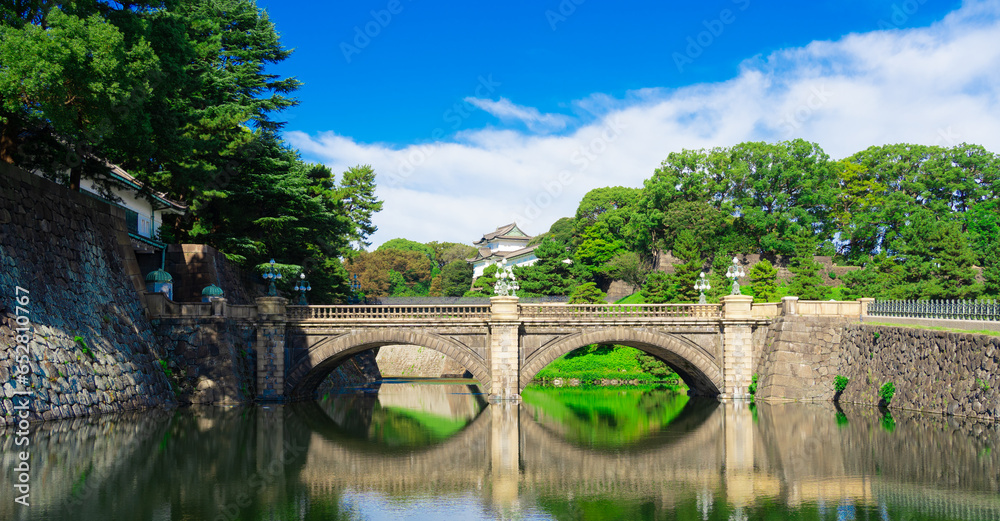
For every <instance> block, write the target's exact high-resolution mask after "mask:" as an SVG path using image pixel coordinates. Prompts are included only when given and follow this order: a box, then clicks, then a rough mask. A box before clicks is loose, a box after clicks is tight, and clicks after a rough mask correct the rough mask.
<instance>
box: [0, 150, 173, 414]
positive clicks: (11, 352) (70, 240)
mask: <svg viewBox="0 0 1000 521" xmlns="http://www.w3.org/2000/svg"><path fill="white" fill-rule="evenodd" d="M0 267H2V269H0V338H3V342H4V348H3V349H2V350H0V382H2V383H3V390H4V399H3V400H2V401H0V416H2V418H3V423H12V421H13V420H14V417H13V415H12V413H13V403H12V401H11V400H10V397H11V396H12V395H13V393H14V391H15V390H21V389H22V387H21V386H20V385H18V383H17V381H16V380H15V379H14V376H15V375H14V374H13V371H14V367H15V363H14V362H15V356H17V355H16V352H15V349H14V348H13V346H14V338H15V337H14V332H15V331H14V330H15V328H16V327H17V324H16V322H15V321H16V318H17V315H18V313H17V310H16V308H15V302H14V297H15V291H16V289H15V288H16V287H17V286H20V287H22V288H26V289H27V290H28V291H29V292H30V293H29V294H28V296H29V297H30V303H29V305H28V306H27V309H28V310H29V312H30V313H29V316H30V318H31V322H32V325H33V328H34V330H33V340H32V341H31V343H30V345H29V363H28V366H29V367H30V369H31V371H30V377H29V385H30V389H31V391H32V393H33V401H32V404H31V418H32V419H35V420H41V419H44V420H50V419H59V418H72V417H77V416H85V415H89V414H94V413H106V412H113V411H125V410H134V409H141V408H147V407H155V406H162V405H168V406H173V405H175V404H176V400H175V398H174V395H173V393H172V392H171V388H170V383H169V382H168V380H167V377H166V375H165V374H164V371H163V370H162V369H161V366H160V363H159V360H160V359H162V358H163V352H162V350H161V348H160V344H161V343H160V342H159V340H158V339H157V338H156V337H155V336H154V335H153V333H152V327H151V326H150V324H149V321H148V320H147V319H146V316H145V311H144V309H143V307H142V304H141V302H140V301H139V296H138V293H137V292H136V290H137V289H138V288H137V285H138V286H139V287H140V288H141V284H142V281H141V275H140V274H139V271H138V265H137V264H136V263H135V257H134V255H132V250H131V245H130V241H129V238H128V231H127V229H126V225H125V212H124V210H122V209H120V208H117V207H113V206H111V205H109V204H107V203H104V202H101V201H98V200H96V199H93V198H90V197H87V196H85V195H82V194H79V193H75V192H71V191H69V190H67V189H66V188H64V187H62V186H60V185H57V184H55V183H52V182H50V181H47V180H45V179H42V178H40V177H37V176H34V175H31V174H28V173H26V172H23V171H21V170H18V169H16V168H13V167H11V166H9V165H6V164H2V163H0ZM76 337H80V342H77V341H75V340H74V339H75V338H76ZM84 347H86V350H84Z"/></svg>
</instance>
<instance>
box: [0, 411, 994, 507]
mask: <svg viewBox="0 0 1000 521" xmlns="http://www.w3.org/2000/svg"><path fill="white" fill-rule="evenodd" d="M312 407H313V408H312V409H310V410H308V411H305V412H306V414H303V411H301V410H292V408H291V407H284V408H281V407H273V408H270V409H244V410H240V409H231V410H223V409H205V410H186V411H181V412H179V413H177V414H176V415H172V414H167V415H162V414H161V415H145V416H141V417H128V418H127V419H126V420H125V421H120V422H118V423H116V422H115V421H114V419H112V418H104V419H95V420H93V421H75V422H46V423H44V424H42V425H41V426H40V427H39V428H38V429H37V430H35V431H33V433H32V444H33V445H32V447H33V448H32V450H33V452H32V457H33V458H36V459H33V462H35V465H37V466H36V467H33V468H35V469H37V471H38V472H37V473H36V474H33V479H36V480H37V481H34V482H33V483H32V487H33V491H34V493H33V495H32V503H33V504H32V507H31V508H32V511H33V512H50V513H60V512H71V513H72V515H71V517H73V518H79V519H103V518H106V517H107V516H108V513H109V512H117V513H123V512H127V513H129V516H131V517H134V518H142V519H170V518H175V519H176V518H185V517H186V518H191V519H214V518H216V516H217V514H218V513H219V512H220V511H221V509H222V508H235V507H233V506H234V505H242V501H243V500H242V499H241V498H242V497H244V495H248V496H249V497H252V498H254V501H260V502H261V503H260V504H270V503H266V502H265V501H278V502H279V503H280V502H285V503H289V504H294V505H296V506H295V511H298V509H299V508H303V507H301V505H303V504H305V505H310V504H320V503H323V504H328V503H329V502H330V501H331V498H333V499H332V501H337V499H336V498H337V497H339V496H338V493H342V492H343V491H347V490H354V491H374V492H377V493H384V494H387V495H410V497H412V495H413V494H412V493H414V492H417V493H418V494H417V495H420V494H419V493H422V492H429V493H433V494H440V493H441V492H442V491H448V490H452V491H458V492H465V493H471V494H473V495H481V496H482V497H483V500H484V501H485V502H487V503H488V502H490V501H492V502H494V503H495V504H500V505H504V504H511V502H513V501H520V502H521V503H522V504H523V503H525V502H527V503H529V504H530V503H531V502H533V501H536V500H537V499H538V498H541V497H547V498H562V499H565V498H570V497H582V496H592V497H616V498H642V499H644V500H645V499H652V500H654V501H655V503H656V505H657V508H661V509H666V510H670V509H672V508H673V506H674V505H680V504H681V503H685V502H686V503H693V502H694V497H695V496H696V495H697V496H698V497H699V498H700V497H702V496H703V495H707V496H708V497H710V498H714V500H713V501H714V502H715V504H716V505H717V506H716V508H721V507H720V506H718V505H719V504H720V502H721V503H725V504H730V505H734V506H738V505H740V504H746V505H751V504H752V503H753V502H754V501H755V499H754V498H760V497H767V498H772V499H774V501H775V502H776V503H780V504H785V505H788V506H789V507H790V508H799V507H800V506H805V505H808V504H810V503H811V504H814V505H825V506H826V508H827V509H833V508H836V507H837V505H843V504H845V503H846V504H853V505H856V506H858V507H859V508H860V507H866V508H871V507H874V508H881V507H883V506H886V505H887V506H888V508H889V512H890V514H892V513H893V512H898V511H900V510H903V511H911V512H912V511H919V512H921V513H923V514H924V515H925V516H927V515H930V516H938V517H943V518H948V519H1000V500H998V499H997V493H998V492H1000V488H998V487H1000V455H998V454H997V451H996V450H995V447H997V446H998V445H1000V427H998V425H996V424H993V423H986V422H976V421H973V420H963V419H954V418H952V419H948V418H942V417H938V416H923V415H918V414H912V415H911V414H909V413H901V412H898V413H896V428H895V431H890V430H889V429H886V428H885V427H884V426H883V424H882V423H881V422H880V421H879V420H880V419H879V418H878V413H877V411H875V410H872V409H848V410H847V411H846V413H847V414H846V417H847V418H848V419H849V424H848V425H847V426H844V427H841V426H839V425H838V422H837V421H836V420H835V419H834V411H832V410H831V409H830V408H829V407H828V406H827V407H824V406H806V405H801V404H793V405H774V406H767V405H761V406H760V410H759V411H758V413H759V414H758V418H757V420H756V421H755V420H754V418H753V415H752V414H751V413H750V411H749V410H747V409H746V408H745V406H744V407H742V408H741V407H735V406H733V405H732V404H721V405H718V406H716V407H715V408H714V409H712V410H708V411H704V410H703V411H701V412H700V413H698V414H692V413H683V414H682V415H681V416H680V417H678V418H677V419H676V420H675V421H674V422H673V423H672V424H671V427H670V429H672V430H670V432H665V433H662V434H664V435H663V436H659V437H658V438H659V441H657V442H650V443H642V444H639V445H636V446H631V447H630V448H623V449H621V450H603V451H599V450H593V449H590V448H587V447H584V446H580V445H577V444H573V443H569V442H567V441H565V440H564V439H562V438H560V437H559V436H558V435H556V434H554V433H553V432H552V431H551V430H547V429H546V428H544V426H543V425H540V424H538V423H536V422H535V421H534V420H533V419H531V418H530V417H529V416H528V415H526V414H523V413H522V412H520V410H519V409H518V406H517V405H514V404H508V405H507V406H506V407H504V406H503V405H490V406H488V407H487V408H486V409H485V410H483V412H482V413H480V414H479V415H478V416H476V417H475V419H474V420H473V421H471V422H470V423H469V424H468V425H467V426H466V427H465V428H464V429H462V430H461V431H460V432H458V433H457V434H456V435H454V436H452V437H451V438H448V439H447V440H445V441H442V442H439V443H432V444H429V445H426V446H422V447H417V448H405V449H399V450H394V451H385V450H378V447H376V446H375V445H374V444H373V443H371V442H366V441H364V440H357V439H353V440H352V439H350V438H349V437H345V436H344V435H343V432H342V429H341V427H340V426H338V425H337V424H336V422H335V421H334V420H333V418H331V417H330V415H329V413H328V411H324V410H322V408H320V407H319V406H318V405H313V406H312ZM695 412H697V411H695ZM307 422H308V423H307ZM13 439H14V438H13V437H12V436H6V437H2V438H0V440H2V441H0V449H2V451H0V465H3V466H6V467H7V468H12V467H13V463H12V461H13V459H12V458H14V457H16V456H15V455H16V453H17V452H16V450H14V449H15V448H14V447H13V445H12V443H13ZM288 448H292V449H294V450H291V451H288ZM283 451H284V452H286V453H287V454H284V455H282V454H280V453H281V452H283ZM289 455H290V457H289ZM275 463H277V464H278V465H277V469H278V472H277V473H274V472H271V469H272V468H274V466H275ZM10 479H11V478H10V477H9V474H6V475H4V477H0V486H2V487H7V489H8V490H11V488H10V486H11V483H10V481H9V480H10ZM165 483H166V484H168V486H164V484H165ZM72 498H76V499H72ZM303 502H304V503H303ZM709 503H710V504H711V503H712V501H709ZM751 508H752V507H751ZM894 509H895V510H894ZM19 512H20V511H19V510H16V509H15V508H14V507H13V506H12V503H11V502H7V503H3V504H0V518H3V519H23V518H24V517H23V516H22V517H18V516H19V515H20V514H19ZM171 513H172V514H171ZM62 517H63V518H65V517H66V516H62ZM112 517H114V516H112ZM119 517H122V515H119ZM897 517H898V516H897V515H893V516H892V518H893V519H895V518H897ZM56 518H59V517H56ZM228 518H230V517H227V519H228Z"/></svg>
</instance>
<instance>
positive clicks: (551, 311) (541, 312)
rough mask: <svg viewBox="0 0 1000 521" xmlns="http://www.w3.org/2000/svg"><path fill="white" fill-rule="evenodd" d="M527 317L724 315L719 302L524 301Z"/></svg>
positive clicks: (684, 316) (685, 316)
mask: <svg viewBox="0 0 1000 521" xmlns="http://www.w3.org/2000/svg"><path fill="white" fill-rule="evenodd" d="M521 318H523V319H525V320H532V319H536V320H561V319H566V320H579V319H587V318H595V319H602V320H606V319H655V318H712V319H715V318H722V306H721V305H719V304H521Z"/></svg>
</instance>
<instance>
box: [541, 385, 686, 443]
mask: <svg viewBox="0 0 1000 521" xmlns="http://www.w3.org/2000/svg"><path fill="white" fill-rule="evenodd" d="M521 398H522V400H523V401H524V404H525V406H526V408H527V410H528V412H529V413H530V414H531V415H532V417H533V418H534V419H535V421H537V422H539V423H541V424H543V425H545V426H546V427H548V428H550V429H553V430H556V431H558V432H560V433H561V434H562V435H563V436H564V437H565V438H566V439H567V440H568V441H570V442H573V443H578V444H582V445H588V446H592V447H612V448H613V447H620V446H623V445H628V444H631V443H634V442H636V441H639V440H642V439H644V438H646V437H649V436H650V435H652V434H654V433H656V432H658V431H660V430H662V429H663V428H664V427H666V426H667V425H669V424H670V422H671V421H673V420H674V419H675V418H677V416H678V415H680V413H681V411H682V410H683V409H684V406H685V405H687V403H688V400H689V398H688V396H687V395H684V394H678V393H675V392H673V391H670V390H668V389H666V388H664V387H654V386H648V387H644V386H638V387H627V388H601V387H596V388H594V387H592V388H579V387H572V388H553V387H528V388H527V389H525V390H524V392H522V393H521Z"/></svg>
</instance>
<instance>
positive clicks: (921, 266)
mask: <svg viewBox="0 0 1000 521" xmlns="http://www.w3.org/2000/svg"><path fill="white" fill-rule="evenodd" d="M998 210H1000V156H997V154H995V153H992V152H989V151H987V150H985V149H984V148H983V147H981V146H977V145H970V144H961V145H958V146H955V147H951V148H945V147H938V146H923V145H908V144H899V145H885V146H878V147H871V148H869V149H867V150H864V151H862V152H858V153H857V154H854V155H852V156H850V157H848V158H845V159H842V160H839V161H837V160H831V159H830V158H829V156H827V154H826V153H825V152H824V151H823V150H822V148H820V146H819V145H818V144H816V143H809V142H806V141H803V140H801V139H794V140H791V141H784V142H779V143H757V142H751V143H740V144H738V145H735V146H732V147H719V148H713V149H710V150H683V151H680V152H672V153H670V154H669V155H668V156H667V158H666V159H665V160H664V161H663V162H662V164H661V165H660V167H659V168H657V169H656V171H655V172H654V173H653V176H652V177H651V178H649V179H647V180H646V182H645V184H644V186H643V187H642V188H641V189H632V188H623V187H608V188H598V189H595V190H592V191H590V192H588V193H587V194H586V195H585V196H584V198H583V200H582V201H581V202H580V205H579V207H578V208H577V212H576V215H575V216H574V217H572V218H564V219H560V220H559V221H557V222H556V223H555V224H553V226H552V228H551V229H550V230H549V231H548V232H547V233H545V234H543V235H544V240H546V241H552V242H555V243H558V244H560V245H562V246H564V247H565V248H566V252H567V253H566V254H567V255H568V257H569V258H571V259H572V260H573V261H574V263H576V264H577V265H579V266H581V267H582V269H580V270H576V271H574V272H573V273H572V274H571V275H572V276H574V277H576V280H577V283H578V284H582V283H585V282H594V283H596V284H597V285H598V286H599V287H601V288H602V289H606V288H607V287H608V284H609V283H610V279H612V278H616V279H622V280H625V281H627V282H629V283H630V284H632V285H633V286H641V288H642V296H643V298H644V299H645V300H646V301H647V302H691V301H694V300H695V299H696V298H697V297H698V293H697V292H696V291H694V288H693V285H694V281H695V280H696V278H697V277H698V274H699V273H701V272H702V271H703V270H704V269H705V268H706V267H707V266H710V269H709V270H708V271H707V278H708V280H709V282H710V284H711V285H712V289H711V290H709V291H708V292H706V296H707V297H708V298H709V299H710V301H712V302H716V301H718V298H719V297H720V296H722V295H726V294H728V293H729V281H728V280H726V279H725V278H724V275H725V272H726V269H727V268H728V266H729V263H730V261H731V259H732V257H733V255H734V254H760V255H764V256H767V257H770V258H773V257H774V256H776V255H781V256H784V257H785V258H786V259H788V261H789V262H788V264H789V265H788V268H789V271H791V272H792V274H793V277H792V279H791V280H789V281H788V282H787V284H788V286H787V288H781V287H778V286H777V282H776V281H773V282H772V280H773V279H772V277H771V275H770V272H771V270H765V269H764V268H766V267H767V266H766V265H765V266H761V267H759V268H758V269H757V271H756V272H754V276H755V277H756V279H757V280H756V284H755V285H756V286H758V287H756V288H753V287H748V288H746V289H747V291H748V292H751V293H753V294H754V296H755V298H756V299H757V300H758V301H773V300H776V299H777V298H779V297H780V294H782V293H783V294H791V295H796V296H798V297H800V298H802V299H806V300H812V299H826V298H829V297H831V296H839V297H843V298H857V297H862V296H865V297H876V298H910V299H913V298H936V299H948V298H975V297H978V296H980V295H994V296H996V295H1000V212H998ZM665 251H670V252H672V254H673V256H674V257H676V258H678V259H680V261H681V262H680V263H679V264H675V265H674V270H673V273H670V274H664V273H660V272H656V271H653V272H650V271H649V270H650V267H651V266H653V265H655V264H656V263H657V260H658V259H660V258H661V257H662V252H665ZM815 255H826V256H832V257H833V259H834V261H835V262H836V263H838V264H840V265H851V266H858V267H860V268H862V269H859V270H855V271H851V272H848V273H847V274H846V275H844V276H843V277H841V278H842V282H843V284H844V286H845V288H846V289H844V290H843V291H841V290H836V291H835V292H831V289H830V288H829V287H828V286H827V285H826V284H825V282H828V281H826V280H824V278H823V277H825V276H826V275H825V274H824V273H821V271H820V265H819V264H818V263H816V262H815V261H814V259H813V256H815ZM976 267H981V268H982V270H981V273H980V276H981V277H982V279H983V282H982V283H977V271H976ZM749 268H750V270H751V271H753V270H754V268H755V266H749ZM771 268H772V269H773V268H774V266H771ZM529 270H530V269H525V271H524V272H523V275H524V276H525V277H530V276H531V275H530V271H529ZM764 271H766V272H767V273H764ZM643 275H645V276H643ZM831 278H833V277H832V275H831ZM557 282H558V284H557V286H556V287H555V288H554V289H553V290H552V291H551V292H550V293H546V294H558V291H561V290H562V288H565V287H566V281H565V279H560V280H558V281H557ZM532 293H537V291H535V290H533V291H532Z"/></svg>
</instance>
